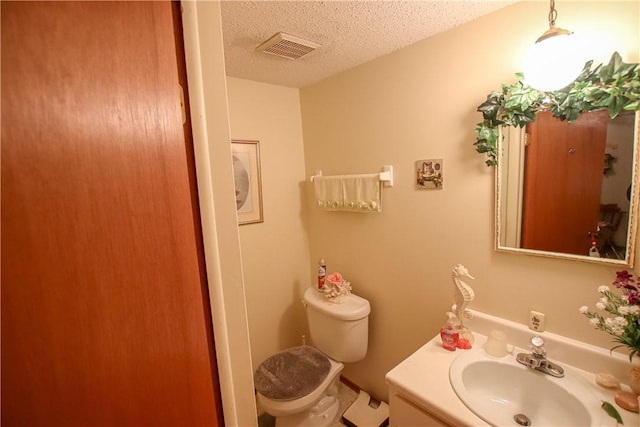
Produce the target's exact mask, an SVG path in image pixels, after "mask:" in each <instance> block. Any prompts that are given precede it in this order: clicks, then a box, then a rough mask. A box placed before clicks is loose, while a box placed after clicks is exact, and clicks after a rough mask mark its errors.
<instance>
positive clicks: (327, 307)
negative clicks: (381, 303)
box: [254, 288, 371, 427]
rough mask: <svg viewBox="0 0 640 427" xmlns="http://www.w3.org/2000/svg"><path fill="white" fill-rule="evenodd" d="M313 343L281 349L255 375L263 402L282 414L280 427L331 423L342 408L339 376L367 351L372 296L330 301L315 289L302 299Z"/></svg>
mask: <svg viewBox="0 0 640 427" xmlns="http://www.w3.org/2000/svg"><path fill="white" fill-rule="evenodd" d="M302 303H303V304H304V306H305V308H306V312H307V319H308V321H309V334H310V336H311V341H312V343H313V347H312V346H300V347H294V348H291V349H288V350H285V351H283V352H281V353H278V354H275V355H273V356H271V357H269V358H268V359H267V360H265V361H264V362H262V364H261V365H260V367H259V368H258V369H257V370H256V373H255V376H254V379H255V385H256V390H257V396H258V403H259V404H260V406H261V407H262V409H264V410H265V411H266V412H267V413H268V414H271V415H273V416H274V417H276V427H291V426H297V427H326V426H328V425H329V424H330V423H331V421H332V420H333V419H334V417H335V416H336V415H337V413H338V405H339V402H338V381H339V378H340V372H341V371H342V368H343V367H344V365H343V364H342V362H356V361H358V360H361V359H363V358H364V357H365V355H366V354H367V345H368V339H369V338H368V336H369V313H370V312H371V307H370V306H369V301H367V300H366V299H364V298H361V297H359V296H357V295H353V294H351V295H349V296H347V297H345V298H344V299H343V301H342V302H341V303H333V302H330V301H328V300H327V299H326V298H324V296H323V295H322V294H321V293H320V292H318V291H317V290H315V289H312V288H309V289H307V291H306V292H305V293H304V299H303V301H302Z"/></svg>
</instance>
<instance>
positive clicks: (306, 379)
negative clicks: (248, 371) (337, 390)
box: [253, 345, 331, 400]
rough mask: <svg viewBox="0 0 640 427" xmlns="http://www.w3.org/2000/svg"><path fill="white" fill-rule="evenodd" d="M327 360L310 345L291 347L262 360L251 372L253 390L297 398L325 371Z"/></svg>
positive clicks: (274, 396)
mask: <svg viewBox="0 0 640 427" xmlns="http://www.w3.org/2000/svg"><path fill="white" fill-rule="evenodd" d="M330 368H331V362H329V359H328V358H327V356H325V355H324V354H322V353H321V352H320V351H318V350H316V349H315V348H313V347H311V346H306V345H304V346H300V347H293V348H290V349H289V350H285V351H283V352H280V353H277V354H274V355H273V356H271V357H269V358H268V359H267V360H265V361H264V362H262V364H261V365H260V366H259V367H258V369H257V370H256V372H255V375H254V378H253V379H254V382H255V386H256V390H257V391H258V392H259V393H260V394H262V395H263V396H265V397H268V398H269V399H273V400H293V399H299V398H301V397H304V396H306V395H307V394H309V393H311V392H312V391H313V390H315V389H316V388H318V386H319V385H320V384H321V383H322V381H324V379H325V378H326V377H327V375H329V369H330Z"/></svg>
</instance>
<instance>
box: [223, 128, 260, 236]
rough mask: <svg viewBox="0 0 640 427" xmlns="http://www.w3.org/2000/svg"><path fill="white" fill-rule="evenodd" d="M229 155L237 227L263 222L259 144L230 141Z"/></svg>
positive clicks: (256, 142)
mask: <svg viewBox="0 0 640 427" xmlns="http://www.w3.org/2000/svg"><path fill="white" fill-rule="evenodd" d="M231 154H232V159H233V180H234V184H235V193H236V212H237V215H238V225H245V224H254V223H258V222H264V218H263V213H262V180H261V177H260V142H259V141H244V140H232V141H231Z"/></svg>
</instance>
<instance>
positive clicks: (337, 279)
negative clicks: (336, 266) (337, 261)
mask: <svg viewBox="0 0 640 427" xmlns="http://www.w3.org/2000/svg"><path fill="white" fill-rule="evenodd" d="M327 282H330V283H333V284H334V285H339V284H340V283H342V274H340V273H338V272H336V273H332V274H330V275H329V276H327Z"/></svg>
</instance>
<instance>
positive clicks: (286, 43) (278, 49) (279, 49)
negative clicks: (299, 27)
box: [256, 33, 320, 59]
mask: <svg viewBox="0 0 640 427" xmlns="http://www.w3.org/2000/svg"><path fill="white" fill-rule="evenodd" d="M318 47H320V45H319V44H318V43H314V42H310V41H309V40H304V39H301V38H300V37H296V36H292V35H289V34H285V33H278V34H276V35H275V36H273V37H271V38H270V39H269V40H267V41H266V42H264V43H262V44H261V45H260V46H258V47H257V48H256V50H258V51H260V52H264V53H268V54H271V55H276V56H281V57H283V58H288V59H298V58H300V57H302V56H304V55H306V54H307V53H309V52H312V51H314V50H316V49H317V48H318Z"/></svg>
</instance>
